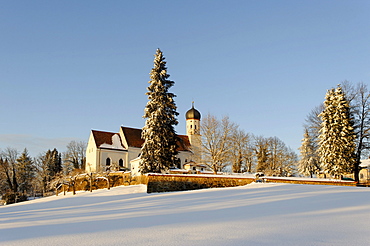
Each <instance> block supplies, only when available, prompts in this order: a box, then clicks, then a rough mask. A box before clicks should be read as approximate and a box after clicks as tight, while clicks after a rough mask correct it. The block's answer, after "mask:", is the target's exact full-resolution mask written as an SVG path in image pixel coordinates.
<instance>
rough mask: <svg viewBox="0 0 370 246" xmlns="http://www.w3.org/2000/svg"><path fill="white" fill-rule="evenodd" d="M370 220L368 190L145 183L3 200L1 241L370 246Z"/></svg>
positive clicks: (41, 243)
mask: <svg viewBox="0 0 370 246" xmlns="http://www.w3.org/2000/svg"><path fill="white" fill-rule="evenodd" d="M369 218H370V190H369V189H368V188H359V187H341V186H321V185H293V184H266V183H252V184H250V185H247V186H243V187H235V188H219V189H205V190H196V191H184V192H169V193H152V194H147V193H146V186H144V185H138V186H126V187H116V188H112V189H111V190H109V191H108V190H98V191H94V192H92V193H90V192H79V193H78V194H77V195H75V196H72V195H71V194H68V195H66V196H63V195H60V196H57V197H56V196H53V197H47V198H42V199H37V200H33V201H28V202H23V203H18V204H13V205H7V206H2V207H0V245H37V246H41V245H48V246H49V245H177V246H178V245H368V243H369V242H370V234H369V228H370V220H369Z"/></svg>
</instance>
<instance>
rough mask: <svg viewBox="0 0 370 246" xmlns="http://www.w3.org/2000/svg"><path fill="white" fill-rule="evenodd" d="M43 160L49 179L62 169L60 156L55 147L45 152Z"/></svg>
mask: <svg viewBox="0 0 370 246" xmlns="http://www.w3.org/2000/svg"><path fill="white" fill-rule="evenodd" d="M45 161H46V163H47V170H48V176H49V177H50V179H52V178H54V177H55V176H56V175H57V174H58V173H59V172H61V171H62V158H61V154H59V152H58V150H57V149H55V148H54V149H53V150H48V151H47V152H46V154H45ZM49 181H50V180H49Z"/></svg>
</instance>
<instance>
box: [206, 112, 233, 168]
mask: <svg viewBox="0 0 370 246" xmlns="http://www.w3.org/2000/svg"><path fill="white" fill-rule="evenodd" d="M235 129H236V125H235V124H234V123H232V122H231V121H230V120H229V117H227V116H225V117H223V118H222V120H221V121H219V120H218V119H217V118H216V117H215V116H213V115H210V114H208V115H207V116H206V117H205V118H204V119H203V122H202V126H201V135H202V158H203V162H204V164H206V165H207V166H209V167H210V168H211V169H212V170H213V172H214V173H217V172H220V171H222V170H223V169H224V168H225V167H226V166H228V165H229V164H230V163H229V159H228V154H229V150H230V148H231V145H230V141H231V139H230V135H231V132H233V131H234V130H235Z"/></svg>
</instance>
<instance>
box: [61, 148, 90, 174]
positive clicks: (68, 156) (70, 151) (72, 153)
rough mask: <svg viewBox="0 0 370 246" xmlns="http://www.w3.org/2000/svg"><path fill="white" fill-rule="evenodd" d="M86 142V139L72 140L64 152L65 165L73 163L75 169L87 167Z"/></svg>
mask: <svg viewBox="0 0 370 246" xmlns="http://www.w3.org/2000/svg"><path fill="white" fill-rule="evenodd" d="M85 162H86V143H85V142H84V141H79V142H77V141H71V142H70V143H69V144H68V145H67V151H66V152H65V153H64V164H65V166H68V165H73V168H74V169H85Z"/></svg>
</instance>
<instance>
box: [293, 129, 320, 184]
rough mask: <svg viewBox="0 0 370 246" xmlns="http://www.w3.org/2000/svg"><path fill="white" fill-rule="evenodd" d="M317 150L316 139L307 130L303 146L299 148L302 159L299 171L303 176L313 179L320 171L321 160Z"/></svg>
mask: <svg viewBox="0 0 370 246" xmlns="http://www.w3.org/2000/svg"><path fill="white" fill-rule="evenodd" d="M315 149H316V148H315V142H314V139H313V138H312V137H311V136H310V133H309V130H308V129H307V128H306V129H305V133H304V135H303V139H302V145H301V147H300V148H299V150H300V153H301V159H300V161H299V164H298V171H299V173H301V174H303V175H309V176H310V177H311V178H312V176H313V174H315V173H318V172H319V171H320V168H319V158H318V156H317V154H316V151H315Z"/></svg>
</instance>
